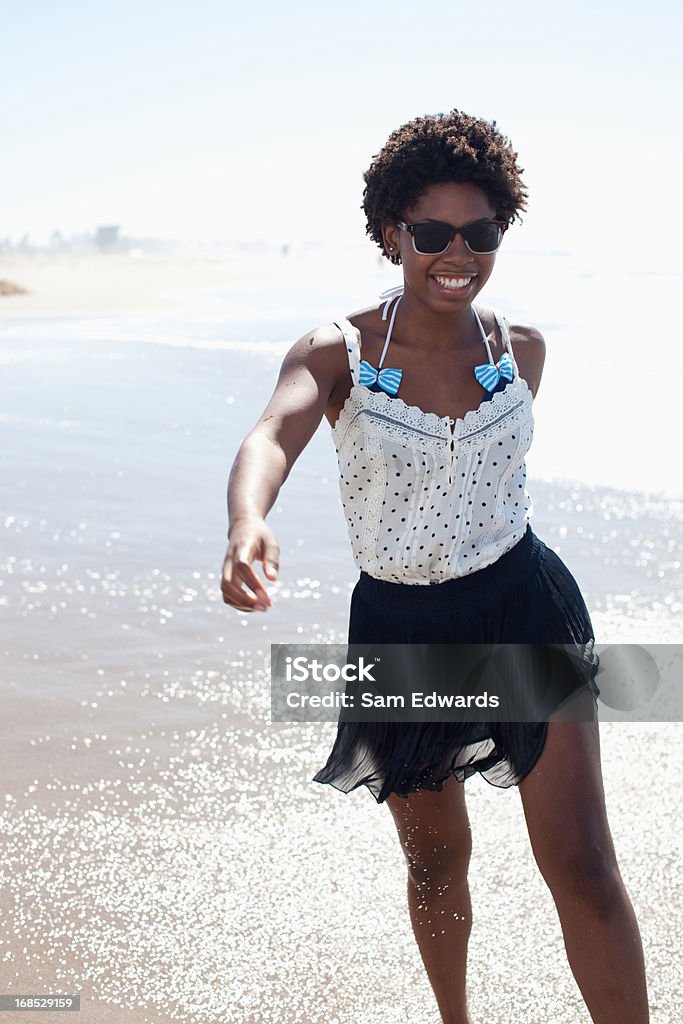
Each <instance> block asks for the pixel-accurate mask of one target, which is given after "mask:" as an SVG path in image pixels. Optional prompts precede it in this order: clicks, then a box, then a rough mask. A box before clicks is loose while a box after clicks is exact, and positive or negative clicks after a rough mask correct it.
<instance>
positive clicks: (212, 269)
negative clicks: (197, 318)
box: [0, 250, 283, 319]
mask: <svg viewBox="0 0 683 1024" xmlns="http://www.w3.org/2000/svg"><path fill="white" fill-rule="evenodd" d="M282 262H283V260H282V256H281V254H280V253H277V252H276V253H267V252H264V253H255V252H250V251H249V250H244V251H242V252H237V251H235V252H234V253H233V254H232V255H221V256H216V257H209V256H199V255H198V256H193V255H191V254H187V253H186V254H178V253H175V252H168V253H166V252H159V253H154V252H144V251H142V250H132V251H131V252H114V253H104V252H103V253H97V252H90V253H83V254H80V255H76V254H68V253H64V254H59V253H30V254H20V253H4V254H1V253H0V281H6V282H10V283H11V284H14V285H16V286H18V287H19V288H22V289H25V294H9V295H2V294H0V318H2V317H10V318H18V319H23V318H26V317H29V318H30V317H38V316H88V315H93V314H97V315H100V316H115V315H117V314H119V315H121V314H126V313H131V314H133V313H155V312H158V313H169V312H172V311H173V310H179V309H183V308H185V307H186V306H187V303H188V301H189V300H191V299H192V298H193V297H194V298H196V296H197V294H198V293H199V294H201V292H203V291H208V290H210V289H214V288H221V287H224V286H225V285H226V284H230V283H232V282H234V281H235V280H237V279H238V278H239V277H242V276H247V277H249V276H251V275H256V274H258V275H262V274H266V275H267V274H268V273H269V272H270V271H271V269H273V268H278V267H281V266H282Z"/></svg>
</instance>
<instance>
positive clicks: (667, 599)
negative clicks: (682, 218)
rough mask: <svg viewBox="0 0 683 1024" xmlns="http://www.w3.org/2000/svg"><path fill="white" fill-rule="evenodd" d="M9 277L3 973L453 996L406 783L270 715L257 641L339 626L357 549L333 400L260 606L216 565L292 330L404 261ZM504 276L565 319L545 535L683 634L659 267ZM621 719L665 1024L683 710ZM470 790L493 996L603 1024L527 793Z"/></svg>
mask: <svg viewBox="0 0 683 1024" xmlns="http://www.w3.org/2000/svg"><path fill="white" fill-rule="evenodd" d="M499 270H500V274H499ZM0 279H2V280H8V281H11V282H14V283H16V284H17V285H18V286H20V287H22V288H24V289H25V290H26V292H25V294H15V295H5V296H1V297H0V374H1V378H2V382H3V383H2V385H1V387H0V391H1V404H0V431H1V432H2V450H3V469H4V472H3V475H2V484H1V485H0V486H1V487H2V498H3V503H2V514H3V520H2V523H3V534H2V539H3V544H2V553H1V554H0V620H1V622H2V627H3V628H2V633H3V638H4V642H3V644H2V655H3V672H2V677H1V680H0V687H1V693H2V706H3V709H4V714H3V716H2V720H1V723H0V772H1V774H0V778H1V779H2V786H1V788H0V816H1V818H2V847H3V849H2V858H1V861H0V878H1V886H0V893H1V895H0V900H1V910H2V914H3V919H4V921H5V926H4V927H3V929H2V935H1V936H0V942H1V943H2V944H1V945H0V963H1V964H2V971H1V972H0V977H1V979H2V987H1V988H0V992H3V993H5V992H7V993H24V994H26V993H34V994H37V993H41V992H52V993H75V994H78V993H80V994H81V1010H80V1013H81V1017H80V1019H81V1020H82V1021H83V1022H84V1024H86V1022H87V1024H91V1022H93V1024H99V1022H108V1021H119V1020H126V1021H127V1022H128V1021H130V1022H133V1024H137V1022H149V1024H166V1022H167V1024H173V1022H176V1021H183V1022H185V1024H215V1022H218V1021H221V1022H226V1024H227V1022H229V1024H232V1022H233V1021H234V1022H238V1021H239V1022H240V1024H256V1022H257V1021H258V1022H262V1021H264V1020H267V1021H269V1022H272V1024H290V1022H300V1024H346V1022H348V1021H353V1022H354V1024H385V1022H386V1021H393V1020H406V1021H410V1022H411V1024H412V1022H413V1021H414V1022H415V1024H417V1022H418V1021H419V1022H420V1024H428V1022H429V1024H436V1022H437V1020H438V1016H437V1012H436V1007H435V1004H434V1001H433V997H432V995H431V991H430V989H429V987H428V983H427V980H426V976H425V975H424V972H423V969H422V966H421V963H420V960H419V955H418V952H417V947H416V945H415V942H414V939H413V936H412V933H411V931H410V925H409V920H408V914H407V908H406V905H405V892H404V890H405V868H404V862H403V857H402V854H401V850H400V847H399V845H398V842H397V839H396V836H395V834H394V826H393V824H392V822H391V818H390V815H389V813H388V811H387V810H386V809H385V808H382V807H378V806H377V805H376V804H375V802H374V800H373V799H372V798H371V796H370V794H369V793H368V792H367V791H366V790H364V789H363V790H360V791H356V792H354V793H352V794H349V795H348V796H345V795H342V794H341V793H338V792H335V791H333V790H332V789H331V788H328V787H322V786H318V785H315V784H313V783H312V782H311V779H312V776H313V775H314V774H315V772H316V771H317V770H318V769H319V768H320V767H321V765H322V764H323V763H324V761H325V759H326V756H327V752H328V750H329V748H330V746H331V743H332V741H333V738H334V726H333V725H331V724H326V725H317V724H308V725H298V724H286V723H280V724H275V723H271V722H270V694H269V645H270V644H271V643H293V642H298V641H309V642H317V643H342V642H344V639H345V629H346V623H347V617H348V602H349V598H350V594H351V591H352V588H353V585H354V583H355V580H356V578H357V571H356V569H355V566H354V564H353V560H352V558H351V553H350V548H349V543H348V538H347V534H346V525H345V522H344V518H343V514H342V509H341V505H340V501H339V496H338V490H337V477H336V461H335V451H334V445H333V443H332V438H331V436H330V430H329V425H328V424H327V422H326V421H325V420H323V422H322V424H321V426H320V428H319V430H318V431H317V432H316V434H315V436H314V438H313V439H312V441H311V443H310V445H309V446H308V448H307V449H306V451H305V452H304V453H303V455H302V456H301V458H300V460H299V461H298V462H297V464H296V466H295V468H294V469H293V471H292V474H291V476H290V478H289V479H288V480H287V482H286V485H285V487H284V488H283V490H282V492H281V494H280V496H279V498H278V500H277V502H276V504H275V507H274V508H273V510H272V512H271V513H270V515H269V522H270V523H271V525H272V526H273V529H274V530H275V532H276V534H277V536H278V540H279V542H280V544H281V549H282V553H281V571H280V574H279V578H278V580H277V582H276V583H274V584H268V590H269V592H270V594H271V596H272V600H273V607H272V608H271V609H270V610H269V611H268V612H267V613H266V614H253V615H244V614H240V613H238V612H236V611H235V610H233V609H230V608H228V607H226V606H225V605H224V603H223V601H222V596H221V593H220V571H221V565H222V559H223V555H224V552H225V546H226V530H227V517H226V505H225V491H226V485H227V478H228V473H229V470H230V466H231V464H232V460H233V458H234V456H235V454H236V451H237V448H238V446H239V443H240V441H241V439H242V437H243V436H244V434H245V433H246V432H247V431H248V430H249V429H250V427H251V426H252V425H253V423H254V422H255V420H256V418H257V416H258V414H259V413H260V411H261V409H262V408H263V406H264V405H265V403H266V401H267V400H268V397H269V396H270V394H271V392H272V389H273V386H274V384H275V380H276V377H277V370H278V366H279V364H280V361H281V359H282V356H283V355H284V353H285V352H286V351H287V348H288V347H289V346H290V345H291V344H292V343H293V342H294V341H295V340H296V339H297V338H298V337H300V336H302V335H303V334H304V333H305V332H306V331H307V330H310V329H311V328H312V327H313V326H315V325H316V324H318V323H325V322H330V321H331V320H333V319H336V318H337V317H338V316H340V315H348V314H349V313H351V312H352V311H353V310H354V309H360V308H362V307H363V306H365V305H367V304H369V303H371V302H373V301H376V298H377V295H378V294H379V293H380V292H381V291H382V290H384V289H386V288H389V287H391V286H392V285H394V284H396V283H398V280H399V278H398V271H397V269H396V268H391V267H389V266H388V265H386V264H384V265H380V263H379V262H378V260H377V258H376V255H375V253H374V252H373V251H372V248H371V247H370V246H369V244H368V245H366V246H365V247H363V246H359V247H356V248H347V249H339V250H335V249H330V248H328V247H324V246H320V247H316V246H312V245H311V246H308V247H304V246H299V247H296V246H294V247H292V248H291V249H290V250H289V251H288V252H287V253H286V254H285V253H283V251H282V250H281V249H279V248H273V249H265V248H264V249H262V250H260V249H258V247H242V248H239V247H234V248H233V249H227V248H226V249H223V250H202V249H201V248H195V249H192V248H190V247H185V248H178V249H172V248H170V247H167V248H164V249H160V250H157V251H150V250H147V249H145V248H144V247H140V248H138V249H136V248H133V249H132V250H130V251H127V252H119V253H80V254H76V255H73V254H68V253H34V254H28V253H25V254H15V253H4V254H0ZM494 281H495V285H494ZM494 281H492V282H491V285H490V287H489V288H488V289H487V291H486V293H485V295H484V296H482V300H481V301H482V302H483V303H484V304H486V303H487V302H490V304H491V305H493V306H495V307H496V308H500V309H502V310H503V311H505V312H506V313H508V314H509V315H510V316H511V317H518V318H520V319H521V321H522V322H527V321H528V322H533V323H536V325H537V326H539V327H540V328H541V330H542V331H543V333H544V335H545V336H546V340H547V344H548V356H547V363H546V371H545V373H544V379H543V382H542V385H541V389H540V391H539V396H538V398H537V400H536V402H535V404H534V414H535V420H536V424H535V436H534V443H533V446H532V449H531V452H530V453H529V457H528V459H527V467H528V478H527V483H528V487H529V490H530V492H531V493H532V496H533V499H534V518H533V526H534V530H535V532H537V533H538V535H539V536H540V537H541V538H542V539H543V540H544V541H545V543H546V544H548V545H549V546H550V547H552V548H553V549H554V550H555V551H557V552H558V554H560V556H561V557H562V558H563V559H564V560H565V561H566V563H567V565H568V566H569V567H570V568H571V570H572V572H573V573H574V575H575V577H576V579H577V581H578V583H579V584H580V586H581V589H582V592H583V593H584V596H585V598H586V603H587V605H588V607H589V609H590V612H591V618H592V621H593V624H594V626H595V629H596V638H597V640H598V641H599V642H601V643H604V644H617V643H634V644H638V643H641V644H647V643H661V644H668V643H678V642H679V639H680V618H681V610H682V608H683V603H682V602H683V596H682V595H683V585H682V574H681V566H680V552H681V542H682V541H683V488H682V487H681V482H680V479H679V478H678V477H677V476H676V473H675V469H674V467H675V465H676V463H677V461H678V460H676V459H675V456H674V455H673V453H672V452H671V447H672V442H671V439H672V438H673V437H676V436H677V425H676V417H677V412H676V408H675V403H673V402H671V401H668V400H667V401H662V393H661V386H660V384H659V381H658V371H657V365H656V362H655V361H653V360H650V359H649V358H648V359H645V358H643V356H642V354H641V353H642V346H640V345H639V339H640V338H641V337H642V331H643V330H645V329H647V330H649V331H651V332H652V335H653V337H656V338H657V341H658V345H659V346H660V353H661V358H662V359H664V360H667V361H668V362H669V363H670V365H671V374H672V377H671V380H670V382H669V384H670V387H671V389H672V390H675V389H676V387H677V384H678V383H679V382H680V376H681V369H680V366H679V365H678V364H677V362H676V359H675V357H674V354H673V353H674V346H675V345H676V339H675V338H673V337H672V336H671V332H670V331H667V329H666V326H665V323H664V312H663V309H662V306H661V298H662V296H664V295H665V294H667V289H670V288H671V287H672V283H671V281H670V280H669V279H668V278H667V277H666V276H658V275H654V274H652V275H650V276H648V275H641V276H640V279H639V280H638V282H637V283H638V288H637V289H635V288H634V289H633V291H629V289H630V288H631V287H632V286H633V281H632V280H631V279H630V277H629V275H627V274H626V272H625V271H624V270H623V268H619V267H616V266H608V265H606V266H602V267H587V266H585V265H583V264H582V263H581V261H580V260H578V259H577V258H576V257H574V256H572V254H567V253H557V254H552V253H540V254H539V253H530V252H518V253H514V252H512V253H510V254H509V259H508V261H507V263H504V262H503V260H502V259H501V263H500V267H499V268H497V271H496V277H495V278H494ZM627 293H628V294H629V295H630V296H631V299H630V305H629V310H628V317H624V316H622V317H621V318H619V317H618V316H617V315H616V314H615V302H616V298H617V297H618V296H619V295H623V294H627ZM569 296H570V297H571V298H570V299H569V298H568V297H569ZM577 366H579V367H580V368H581V369H580V372H579V373H578V374H577V373H576V367H577ZM259 571H260V570H259ZM261 575H262V574H261ZM601 743H602V764H603V775H604V779H605V790H606V798H607V809H608V814H609V819H610V824H611V828H612V834H613V837H614V841H615V847H616V850H617V855H618V859H619V864H620V868H621V871H622V875H623V878H624V882H625V885H626V888H627V890H628V892H629V895H630V897H631V900H632V902H633V905H634V909H635V911H636V916H637V918H638V921H639V925H640V929H641V934H642V938H643V945H644V949H645V956H646V964H647V973H648V984H649V991H650V1002H651V1007H652V1024H674V1021H676V1020H677V1016H676V1014H677V1011H676V1010H675V1006H676V992H677V988H679V987H680V975H679V973H678V972H679V967H678V952H677V947H678V942H677V940H676V935H677V934H680V930H681V917H682V915H683V908H682V905H681V883H680V877H679V876H680V859H679V858H678V857H677V850H678V837H677V834H676V833H677V822H678V821H679V820H680V815H681V811H682V810H683V808H682V805H681V792H680V785H679V784H678V777H679V774H680V773H679V772H676V770H675V763H674V759H675V758H676V755H677V753H678V750H679V749H680V723H678V722H656V723H649V722H631V723H623V722H612V721H607V722H602V723H601ZM467 799H468V808H469V812H470V818H471V821H472V828H473V839H474V853H473V859H472V865H471V869H470V884H471V889H472V900H473V905H474V931H473V935H472V939H471V942H470V958H469V973H468V978H469V990H470V1004H471V1010H472V1015H473V1019H474V1020H475V1021H484V1020H486V1021H487V1022H489V1021H490V1022H491V1024H507V1022H508V1021H509V1022H513V1021H514V1022H515V1024H517V1022H519V1021H522V1020H525V1021H526V1020H528V1021H535V1020H548V1021H552V1022H553V1024H578V1022H579V1021H586V1022H588V1020H589V1017H588V1013H587V1011H586V1009H585V1007H584V1005H583V1001H582V999H581V997H580V993H579V990H578V987H577V986H576V983H575V982H574V980H573V978H572V975H571V972H570V970H569V966H568V964H567V961H566V956H565V953H564V948H563V942H562V935H561V931H560V927H559V922H558V920H557V915H556V911H555V907H554V904H553V901H552V898H551V896H550V893H549V891H548V890H547V887H546V885H545V883H544V882H543V879H542V878H541V876H540V874H539V872H538V869H537V868H536V865H535V863H534V861H533V856H532V853H531V849H530V846H529V840H528V836H527V833H526V828H525V822H524V816H523V813H522V807H521V802H520V800H519V797H518V796H517V795H516V794H515V791H514V789H513V790H511V791H504V790H498V789H496V788H495V787H492V786H489V785H488V784H486V782H485V781H484V780H483V779H480V778H475V779H473V780H469V781H468V783H467ZM387 949H391V950H392V958H391V961H390V962H389V964H388V963H387V957H386V950H387ZM502 991H504V993H505V1003H506V1005H507V1006H508V1010H507V1011H506V1012H507V1014H508V1015H507V1016H502V1015H501V1014H500V1012H499V1010H498V1009H497V1008H498V1007H499V1006H500V1004H501V992H502ZM8 1019H10V1018H8ZM58 1019H59V1020H61V1019H62V1017H61V1016H60V1015H58V1014H57V1013H50V1012H45V1011H43V1015H42V1016H41V1020H42V1021H43V1022H44V1024H51V1022H52V1021H53V1020H55V1021H57V1020H58Z"/></svg>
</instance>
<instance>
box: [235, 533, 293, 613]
mask: <svg viewBox="0 0 683 1024" xmlns="http://www.w3.org/2000/svg"><path fill="white" fill-rule="evenodd" d="M254 559H258V560H259V561H260V562H262V563H263V571H264V573H265V575H266V577H267V578H268V579H269V580H274V579H276V578H277V573H278V569H279V567H280V546H279V544H278V542H277V540H276V539H275V534H274V533H273V531H272V530H271V528H270V527H269V526H268V524H267V523H266V521H265V519H260V518H258V517H256V516H254V517H245V518H240V519H237V520H236V521H235V522H233V523H231V524H230V529H229V531H228V550H227V552H226V555H225V561H224V562H223V575H222V579H221V591H222V593H223V600H224V602H225V603H226V604H229V605H232V607H233V608H237V609H238V610H239V611H242V612H253V611H260V612H265V611H266V609H267V608H269V607H270V605H271V601H270V598H269V597H268V593H267V591H266V588H265V587H264V586H263V584H262V583H261V580H260V579H259V578H258V576H257V575H256V573H255V572H254V570H253V569H252V567H251V563H252V562H253V561H254ZM245 586H246V587H247V588H248V589H247V590H245V589H244V587H245ZM249 591H253V594H252V593H250V592H249Z"/></svg>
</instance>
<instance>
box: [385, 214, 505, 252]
mask: <svg viewBox="0 0 683 1024" xmlns="http://www.w3.org/2000/svg"><path fill="white" fill-rule="evenodd" d="M396 225H397V227H399V228H402V229H403V230H404V231H409V232H410V234H411V235H412V236H413V249H414V250H415V252H419V253H421V254H422V255H423V256H427V255H428V256H436V255H437V254H438V253H441V252H445V251H446V249H447V248H448V246H449V245H450V244H451V242H452V241H453V239H454V238H455V236H456V235H458V234H460V235H462V237H463V240H464V242H465V245H466V246H467V248H468V249H469V250H470V252H474V253H477V254H478V255H480V256H484V255H486V253H490V252H495V251H496V249H497V248H498V246H499V245H500V243H501V242H502V240H503V234H504V233H505V231H506V229H507V227H508V224H507V221H505V220H491V219H490V218H488V217H485V218H482V220H473V221H471V222H470V223H469V224H463V226H462V227H461V228H454V227H453V225H452V224H447V223H446V222H445V221H442V220H427V221H422V222H421V223H419V224H405V223H404V222H403V221H402V220H398V221H396Z"/></svg>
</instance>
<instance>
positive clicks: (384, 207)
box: [361, 110, 527, 264]
mask: <svg viewBox="0 0 683 1024" xmlns="http://www.w3.org/2000/svg"><path fill="white" fill-rule="evenodd" d="M522 173H523V168H520V167H519V166H518V164H517V153H516V152H515V151H514V150H513V148H512V146H511V144H510V142H509V140H508V139H507V138H506V137H505V136H504V135H503V134H501V132H500V131H499V130H498V129H497V128H496V122H495V121H485V120H483V119H482V118H478V117H472V116H471V115H469V114H464V113H462V111H459V110H451V111H450V112H449V113H447V114H429V115H426V116H424V117H416V118H415V119H414V120H413V121H408V123H407V124H404V125H401V127H400V128H397V129H396V131H393V132H392V133H391V135H390V136H389V138H388V139H387V142H386V144H385V145H384V146H383V148H382V149H381V150H380V152H379V153H377V154H376V155H375V156H374V157H373V159H372V163H371V164H370V167H369V168H368V170H367V171H366V172H365V174H364V175H363V180H364V181H365V189H364V190H363V203H362V206H361V209H362V210H363V211H364V213H365V216H366V218H367V225H366V234H368V235H370V237H371V238H372V239H373V241H375V242H376V243H377V245H378V246H379V247H380V249H381V250H382V253H383V255H384V256H386V257H387V259H389V260H391V262H392V263H396V264H398V263H400V262H401V257H400V256H398V255H396V254H392V255H389V254H388V253H387V252H386V250H385V246H384V237H383V235H382V225H383V224H386V223H393V222H396V221H397V220H402V219H403V218H404V213H405V210H407V209H409V208H410V207H411V206H413V205H414V204H415V203H416V202H417V200H418V199H419V197H420V195H421V194H422V193H423V192H424V190H425V189H426V188H429V186H430V185H439V184H442V183H443V182H448V181H461V182H469V183H470V184H472V185H478V186H479V188H481V189H482V191H483V192H485V193H486V195H487V196H488V198H489V199H490V201H491V203H492V205H493V206H495V208H496V217H498V218H500V219H501V220H505V221H507V223H508V224H511V223H512V222H513V221H514V220H515V219H516V218H517V219H520V220H521V218H520V217H519V211H520V210H526V198H527V191H526V188H525V187H524V183H523V182H522V179H521V174H522Z"/></svg>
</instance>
